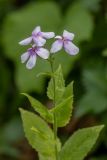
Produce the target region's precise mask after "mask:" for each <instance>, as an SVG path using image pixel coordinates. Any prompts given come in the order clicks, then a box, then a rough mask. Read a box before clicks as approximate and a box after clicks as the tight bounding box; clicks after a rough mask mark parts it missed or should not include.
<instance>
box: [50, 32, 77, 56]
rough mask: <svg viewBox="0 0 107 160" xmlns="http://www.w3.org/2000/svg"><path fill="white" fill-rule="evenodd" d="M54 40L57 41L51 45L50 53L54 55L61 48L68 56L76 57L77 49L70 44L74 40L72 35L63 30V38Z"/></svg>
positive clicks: (57, 37)
mask: <svg viewBox="0 0 107 160" xmlns="http://www.w3.org/2000/svg"><path fill="white" fill-rule="evenodd" d="M55 38H56V39H57V40H56V41H55V42H54V43H53V44H52V47H51V51H50V52H51V53H56V52H58V51H60V50H61V49H62V48H63V47H64V49H65V51H66V52H67V53H69V54H70V55H76V54H77V53H78V52H79V48H78V47H76V46H75V45H74V44H73V43H72V40H73V39H74V34H73V33H70V32H68V31H66V30H64V32H63V36H56V37H55Z"/></svg>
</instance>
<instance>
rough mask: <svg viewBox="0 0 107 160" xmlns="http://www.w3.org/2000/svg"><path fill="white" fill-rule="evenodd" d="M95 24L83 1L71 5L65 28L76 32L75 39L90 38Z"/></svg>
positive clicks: (77, 40)
mask: <svg viewBox="0 0 107 160" xmlns="http://www.w3.org/2000/svg"><path fill="white" fill-rule="evenodd" d="M93 25H94V23H93V20H92V17H91V14H90V13H89V11H88V10H87V9H86V7H85V6H84V5H83V4H82V3H81V2H76V3H74V4H72V6H71V7H69V9H68V11H67V14H66V18H65V25H64V28H66V29H68V30H71V31H72V32H73V33H75V35H76V36H75V39H74V41H76V42H80V41H83V40H89V39H90V38H91V36H92V31H93V27H94V26H93ZM86 26H87V27H86Z"/></svg>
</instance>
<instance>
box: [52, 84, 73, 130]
mask: <svg viewBox="0 0 107 160" xmlns="http://www.w3.org/2000/svg"><path fill="white" fill-rule="evenodd" d="M72 103H73V83H70V84H69V85H68V86H67V87H66V88H65V92H64V95H63V97H62V102H61V103H60V104H58V105H57V106H56V107H55V108H53V109H51V110H50V112H51V113H53V114H55V115H56V121H57V126H58V127H63V126H65V125H66V124H67V123H68V122H69V120H70V117H71V114H72V109H73V106H72Z"/></svg>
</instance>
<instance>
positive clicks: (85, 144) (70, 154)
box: [59, 125, 104, 160]
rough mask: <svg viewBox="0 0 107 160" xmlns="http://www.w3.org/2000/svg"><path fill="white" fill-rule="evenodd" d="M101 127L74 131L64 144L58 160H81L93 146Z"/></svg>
mask: <svg viewBox="0 0 107 160" xmlns="http://www.w3.org/2000/svg"><path fill="white" fill-rule="evenodd" d="M103 127H104V126H103V125H100V126H95V127H90V128H84V129H80V130H78V131H76V132H75V133H74V134H73V135H72V136H71V137H70V138H69V139H68V140H67V142H66V143H65V144H64V146H63V147H62V150H61V151H60V153H59V160H83V159H84V158H85V157H86V155H87V154H88V152H89V151H90V150H91V149H92V147H93V145H94V144H95V142H96V140H97V138H98V136H99V134H100V132H101V130H102V129H103Z"/></svg>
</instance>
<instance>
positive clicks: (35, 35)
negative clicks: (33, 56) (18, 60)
mask: <svg viewBox="0 0 107 160" xmlns="http://www.w3.org/2000/svg"><path fill="white" fill-rule="evenodd" d="M54 36H55V33H54V32H41V28H40V26H37V27H36V28H35V29H34V31H33V32H32V35H31V36H30V37H28V38H26V39H24V40H22V41H21V42H19V44H20V45H28V44H30V43H31V42H32V41H33V42H34V43H35V44H36V45H37V46H39V47H41V46H43V45H44V44H45V43H46V39H50V38H53V37H54Z"/></svg>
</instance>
